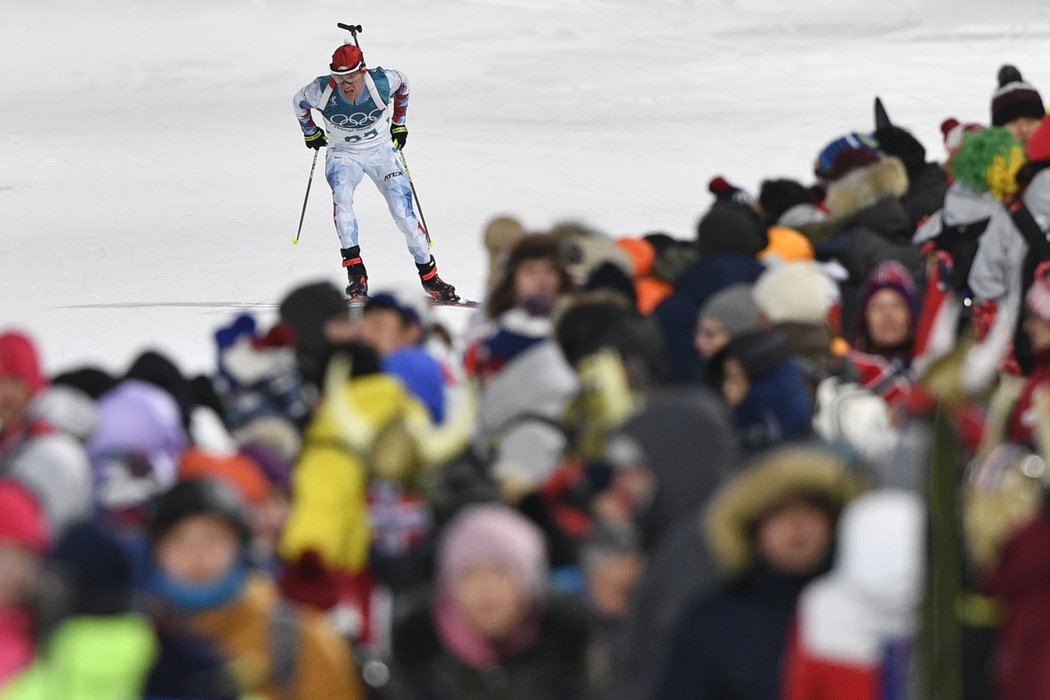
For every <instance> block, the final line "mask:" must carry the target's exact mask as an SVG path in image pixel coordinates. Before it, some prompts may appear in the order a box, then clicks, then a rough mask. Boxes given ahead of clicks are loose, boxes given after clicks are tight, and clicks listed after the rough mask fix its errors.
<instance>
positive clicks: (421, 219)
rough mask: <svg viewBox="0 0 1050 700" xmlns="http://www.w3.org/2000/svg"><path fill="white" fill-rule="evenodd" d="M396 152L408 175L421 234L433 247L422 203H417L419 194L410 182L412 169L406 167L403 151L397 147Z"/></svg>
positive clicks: (429, 245) (428, 244)
mask: <svg viewBox="0 0 1050 700" xmlns="http://www.w3.org/2000/svg"><path fill="white" fill-rule="evenodd" d="M397 154H398V155H399V156H400V157H401V165H402V166H404V168H405V176H406V177H408V186H409V187H410V188H412V199H414V200H416V211H418V212H419V223H420V224H421V225H422V226H423V235H424V236H426V237H427V246H428V247H430V248H433V247H434V241H432V240H430V229H429V228H428V227H427V220H426V218H425V217H424V216H423V205H422V204H420V203H419V195H418V194H416V185H415V183H413V182H412V171H411V170H409V169H408V161H407V160H405V152H404V151H402V150H401V149H398V151H397Z"/></svg>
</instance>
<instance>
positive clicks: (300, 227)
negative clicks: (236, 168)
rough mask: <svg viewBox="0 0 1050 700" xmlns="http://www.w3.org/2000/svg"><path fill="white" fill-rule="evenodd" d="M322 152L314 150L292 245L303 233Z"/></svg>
mask: <svg viewBox="0 0 1050 700" xmlns="http://www.w3.org/2000/svg"><path fill="white" fill-rule="evenodd" d="M320 152H321V149H320V148H315V149H314V162H313V163H312V164H311V165H310V179H309V180H307V181H306V196H305V197H303V211H302V212H301V213H300V214H299V230H298V231H296V232H295V238H293V239H292V245H299V235H300V234H301V233H302V232H303V219H304V218H305V217H306V202H307V201H308V200H309V199H310V185H312V184H313V181H314V168H316V167H317V154H318V153H320ZM410 182H411V180H410Z"/></svg>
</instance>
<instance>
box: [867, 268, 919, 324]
mask: <svg viewBox="0 0 1050 700" xmlns="http://www.w3.org/2000/svg"><path fill="white" fill-rule="evenodd" d="M880 289H892V290H894V291H895V292H897V293H898V294H900V295H901V296H902V297H904V300H905V301H906V302H908V308H909V309H911V320H912V325H914V324H915V323H916V322H917V321H918V319H919V304H920V303H921V302H922V299H921V298H920V297H919V290H918V288H917V287H916V286H915V280H914V279H912V276H911V273H910V272H908V269H907V268H906V267H904V266H903V265H901V264H900V263H899V262H897V261H896V260H886V261H883V262H881V263H879V264H878V265H877V266H876V267H875V269H874V270H872V271H871V273H870V274H868V276H867V278H866V279H865V280H864V284H863V285H861V288H860V295H859V296H860V310H861V312H860V313H859V314H858V315H857V322H858V323H859V324H861V325H863V323H864V310H865V309H866V308H867V306H868V302H869V301H871V297H872V296H873V295H874V294H875V292H877V291H879V290H880Z"/></svg>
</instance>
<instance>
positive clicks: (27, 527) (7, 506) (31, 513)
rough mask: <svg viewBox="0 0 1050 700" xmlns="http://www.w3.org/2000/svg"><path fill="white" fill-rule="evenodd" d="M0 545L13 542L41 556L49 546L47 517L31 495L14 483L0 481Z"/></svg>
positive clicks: (28, 491)
mask: <svg viewBox="0 0 1050 700" xmlns="http://www.w3.org/2000/svg"><path fill="white" fill-rule="evenodd" d="M0 513H3V514H4V517H2V518H0V544H3V543H6V542H13V543H14V544H17V545H19V546H21V547H24V548H25V549H28V550H29V551H31V552H36V553H37V554H40V553H43V551H44V550H45V549H47V547H48V544H49V543H50V534H49V528H48V524H47V517H46V516H45V515H44V509H43V507H41V505H40V501H39V500H37V498H36V496H35V495H33V492H32V491H30V490H29V489H27V488H26V487H25V486H23V485H22V484H21V483H19V482H17V481H13V480H11V479H0Z"/></svg>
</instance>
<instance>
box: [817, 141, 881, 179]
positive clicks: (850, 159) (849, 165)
mask: <svg viewBox="0 0 1050 700" xmlns="http://www.w3.org/2000/svg"><path fill="white" fill-rule="evenodd" d="M880 160H881V158H880V157H879V153H878V151H875V150H872V149H870V148H844V149H842V150H841V151H839V153H838V154H837V155H836V156H835V160H834V161H832V163H831V169H830V170H829V171H828V174H827V179H828V180H830V181H832V182H834V181H835V180H841V179H842V178H844V177H846V176H847V175H849V174H850V173H851V172H853V171H854V170H860V169H862V168H866V167H868V166H869V165H874V164H875V163H878V162H879V161H880Z"/></svg>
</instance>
